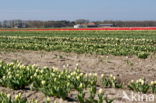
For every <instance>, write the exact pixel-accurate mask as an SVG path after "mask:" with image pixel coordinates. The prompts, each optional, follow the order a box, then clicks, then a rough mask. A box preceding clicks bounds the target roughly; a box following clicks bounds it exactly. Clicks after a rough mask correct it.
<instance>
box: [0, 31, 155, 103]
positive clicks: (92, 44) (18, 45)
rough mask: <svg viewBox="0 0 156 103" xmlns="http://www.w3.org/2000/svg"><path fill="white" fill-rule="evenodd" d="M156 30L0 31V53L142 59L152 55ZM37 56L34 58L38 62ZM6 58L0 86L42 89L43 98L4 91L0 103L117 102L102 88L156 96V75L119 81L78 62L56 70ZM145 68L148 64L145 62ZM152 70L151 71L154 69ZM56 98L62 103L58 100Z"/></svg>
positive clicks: (23, 90)
mask: <svg viewBox="0 0 156 103" xmlns="http://www.w3.org/2000/svg"><path fill="white" fill-rule="evenodd" d="M155 29H156V28H150V30H149V28H148V29H147V28H144V30H142V28H137V30H134V28H129V31H128V30H126V29H125V28H122V29H121V30H117V31H115V30H112V31H109V30H108V31H107V30H94V29H93V30H79V29H78V30H57V29H56V30H42V29H39V30H34V29H29V30H9V29H8V30H0V52H1V53H4V52H5V53H7V52H13V53H17V52H20V51H27V52H29V51H30V52H33V53H35V52H34V51H43V52H45V53H46V52H47V53H48V52H58V53H59V52H63V53H69V55H70V53H75V54H77V55H96V56H97V55H98V56H99V55H100V56H107V55H108V56H109V55H111V56H113V57H121V56H122V57H123V58H124V57H135V58H137V59H138V60H140V61H143V62H144V61H146V60H148V59H149V57H150V58H152V56H153V55H155V53H156V31H155ZM0 55H1V54H0ZM33 55H34V54H33ZM20 56H21V55H20ZM16 57H17V54H16ZM21 57H22V56H21ZM1 58H2V57H1ZM8 58H9V57H7V59H8ZM32 58H33V56H32ZM32 58H30V59H32ZM58 58H59V59H60V60H62V61H64V59H62V58H63V57H62V56H58ZM24 59H26V57H24ZM40 59H41V58H38V61H39V60H40ZM54 59H57V58H54ZM5 60H6V59H4V60H2V61H0V87H3V88H9V89H10V90H13V91H14V92H16V91H22V92H37V93H42V94H43V95H44V96H45V97H46V99H45V98H44V99H43V100H42V102H41V101H40V97H35V98H29V96H31V95H33V93H32V94H30V95H24V94H22V93H21V92H18V93H14V94H11V93H8V92H6V91H4V90H3V91H0V103H119V102H116V100H117V98H114V97H110V96H108V94H107V93H106V92H105V89H109V88H111V89H112V88H113V89H115V90H129V91H133V92H136V93H137V92H139V93H143V94H149V93H150V94H153V95H156V79H155V80H154V79H153V80H147V79H146V78H144V77H141V78H137V79H135V80H133V79H132V80H129V81H128V82H124V81H122V80H120V79H121V78H118V76H117V75H116V76H115V75H113V74H108V73H103V72H101V71H100V72H98V73H96V72H94V73H92V72H85V71H82V70H81V68H79V65H78V64H75V65H76V66H75V68H73V69H72V70H71V69H69V68H68V67H69V66H65V67H64V69H62V70H61V69H60V68H57V67H55V66H52V67H47V66H46V65H45V66H37V65H35V64H34V65H33V64H29V63H31V62H27V63H26V65H25V64H23V63H21V62H20V61H14V62H10V61H9V63H8V62H5ZM26 60H27V61H29V60H28V59H26ZM102 60H103V59H102ZM103 61H104V62H106V64H109V63H110V64H111V63H112V62H111V61H109V59H108V58H107V59H106V60H103ZM103 61H102V62H103ZM124 62H126V63H127V64H124V65H129V66H131V69H132V70H133V69H135V68H133V67H132V66H133V65H134V64H133V63H131V62H130V61H129V60H128V58H126V60H124ZM151 62H152V61H151ZM50 63H53V62H50ZM113 63H114V62H113ZM115 63H118V62H115ZM54 64H55V63H54ZM83 64H84V63H83ZM97 65H98V64H97ZM153 65H154V64H153ZM113 66H114V65H113ZM148 67H151V66H149V65H148ZM97 68H98V67H97ZM119 68H120V66H119ZM119 68H118V69H119ZM137 68H138V67H137ZM88 69H89V68H88ZM111 69H113V68H111ZM125 69H126V68H125ZM95 70H96V67H95ZM152 70H153V71H152V72H154V70H155V67H153V68H152ZM103 71H104V70H103ZM126 72H127V71H126ZM149 72H150V70H149ZM132 73H133V72H132ZM132 73H131V74H132ZM146 73H147V72H146ZM119 75H120V74H119ZM125 78H126V77H125ZM25 97H28V98H29V99H28V98H25ZM41 99H42V98H41ZM58 99H59V100H62V102H59V101H58ZM118 100H119V98H118ZM126 103H127V102H126ZM128 103H131V102H128Z"/></svg>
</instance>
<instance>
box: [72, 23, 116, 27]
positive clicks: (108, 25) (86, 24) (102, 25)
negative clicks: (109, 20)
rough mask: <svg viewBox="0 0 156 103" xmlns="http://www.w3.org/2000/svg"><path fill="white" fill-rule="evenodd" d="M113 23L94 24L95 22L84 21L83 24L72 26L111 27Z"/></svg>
mask: <svg viewBox="0 0 156 103" xmlns="http://www.w3.org/2000/svg"><path fill="white" fill-rule="evenodd" d="M113 26H114V25H113V24H99V25H97V24H95V23H85V24H76V25H74V28H105V27H113Z"/></svg>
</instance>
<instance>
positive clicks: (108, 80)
mask: <svg viewBox="0 0 156 103" xmlns="http://www.w3.org/2000/svg"><path fill="white" fill-rule="evenodd" d="M97 81H101V82H100V85H101V89H97ZM0 85H1V86H4V87H10V88H13V89H24V88H25V87H30V89H31V90H36V91H42V92H43V93H44V94H46V95H47V96H55V97H59V98H63V99H67V98H68V97H69V94H70V93H71V92H72V91H77V92H78V93H77V94H76V95H77V96H76V97H74V99H75V100H76V101H79V102H80V103H86V102H92V103H103V101H109V103H111V102H113V99H108V98H107V96H106V95H105V94H104V93H103V89H102V88H124V87H128V88H129V89H131V90H134V91H136V92H143V93H147V92H152V93H156V81H151V83H150V84H149V83H148V82H147V81H145V80H144V79H139V80H137V81H133V80H132V81H131V82H130V83H129V84H128V85H127V86H126V85H124V83H121V82H120V81H119V80H118V79H117V78H116V77H115V76H113V75H110V76H106V75H104V74H102V75H101V77H98V76H97V74H96V73H94V74H92V73H89V74H87V73H82V72H81V71H80V69H78V68H77V67H76V69H75V70H74V71H69V70H67V69H65V70H63V71H59V70H58V69H57V68H55V67H53V68H52V69H50V68H47V67H44V68H39V67H37V66H35V65H28V66H25V65H22V64H21V63H19V62H15V63H10V64H7V63H5V62H0ZM97 90H99V92H97ZM86 91H88V92H87V93H86ZM97 96H98V99H97ZM95 98H96V99H95ZM93 101H94V102H93ZM106 103H107V102H106Z"/></svg>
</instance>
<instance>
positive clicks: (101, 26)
mask: <svg viewBox="0 0 156 103" xmlns="http://www.w3.org/2000/svg"><path fill="white" fill-rule="evenodd" d="M113 26H114V25H113V24H99V25H98V27H99V28H104V27H113Z"/></svg>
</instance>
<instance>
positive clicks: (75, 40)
mask: <svg viewBox="0 0 156 103" xmlns="http://www.w3.org/2000/svg"><path fill="white" fill-rule="evenodd" d="M0 48H1V49H14V50H35V51H38V50H45V51H63V52H75V53H89V54H99V55H108V54H111V55H118V56H121V55H123V56H125V55H136V56H138V57H139V58H147V57H148V55H150V54H151V53H155V51H156V32H155V31H128V32H127V31H0Z"/></svg>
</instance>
